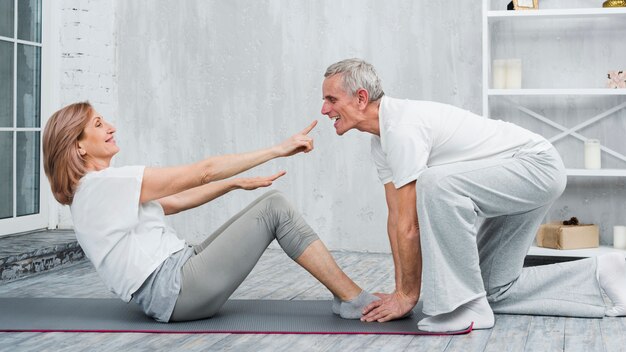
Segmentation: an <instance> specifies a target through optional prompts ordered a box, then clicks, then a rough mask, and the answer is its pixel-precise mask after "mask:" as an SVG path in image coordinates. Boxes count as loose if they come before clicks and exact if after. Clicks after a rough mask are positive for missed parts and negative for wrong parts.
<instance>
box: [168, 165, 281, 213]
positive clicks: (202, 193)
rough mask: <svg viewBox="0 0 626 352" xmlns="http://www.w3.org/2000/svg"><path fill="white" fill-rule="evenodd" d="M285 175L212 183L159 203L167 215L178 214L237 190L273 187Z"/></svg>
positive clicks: (172, 196) (278, 174)
mask: <svg viewBox="0 0 626 352" xmlns="http://www.w3.org/2000/svg"><path fill="white" fill-rule="evenodd" d="M284 174H285V171H281V172H279V173H277V174H275V175H272V176H266V177H251V178H234V179H228V180H222V181H217V182H211V183H209V184H206V185H203V186H199V187H195V188H192V189H188V190H186V191H183V192H180V193H177V194H174V195H171V196H167V197H164V198H161V199H158V202H159V203H160V204H161V206H162V207H163V211H164V212H165V215H170V214H176V213H179V212H181V211H185V210H187V209H192V208H195V207H197V206H200V205H202V204H205V203H208V202H210V201H212V200H213V199H216V198H219V197H221V196H223V195H224V194H226V193H228V192H230V191H234V190H236V189H245V190H248V191H249V190H253V189H257V188H260V187H268V186H271V185H272V183H273V182H274V181H275V180H276V179H278V178H279V177H281V176H283V175H284Z"/></svg>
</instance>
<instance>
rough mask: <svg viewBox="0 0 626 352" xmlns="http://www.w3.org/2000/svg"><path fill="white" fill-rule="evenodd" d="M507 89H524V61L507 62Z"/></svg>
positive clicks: (511, 60) (513, 60)
mask: <svg viewBox="0 0 626 352" xmlns="http://www.w3.org/2000/svg"><path fill="white" fill-rule="evenodd" d="M506 88H507V89H520V88H522V60H520V59H510V60H506Z"/></svg>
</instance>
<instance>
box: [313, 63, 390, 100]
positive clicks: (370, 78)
mask: <svg viewBox="0 0 626 352" xmlns="http://www.w3.org/2000/svg"><path fill="white" fill-rule="evenodd" d="M336 74H341V76H342V78H343V88H344V89H345V91H346V92H348V93H350V94H352V95H355V94H356V91H357V90H359V89H361V88H363V89H365V90H367V92H368V93H369V100H370V101H377V100H379V99H380V98H382V97H383V95H385V92H383V87H382V85H381V83H380V78H378V74H377V73H376V70H375V69H374V66H372V65H371V64H369V63H367V62H365V61H364V60H361V59H356V58H355V59H346V60H342V61H339V62H336V63H334V64H332V65H330V66H328V68H327V69H326V73H324V77H326V78H328V77H330V76H334V75H336Z"/></svg>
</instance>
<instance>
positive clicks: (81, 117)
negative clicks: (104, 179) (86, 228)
mask: <svg viewBox="0 0 626 352" xmlns="http://www.w3.org/2000/svg"><path fill="white" fill-rule="evenodd" d="M92 112H93V107H92V106H91V104H89V102H86V101H85V102H81V103H75V104H71V105H68V106H66V107H64V108H63V109H61V110H59V111H57V112H55V113H54V114H52V116H51V117H50V119H49V120H48V122H47V123H46V127H45V129H44V131H43V167H44V171H45V173H46V176H48V180H49V181H50V188H52V194H53V195H54V198H55V199H56V200H57V201H58V202H59V203H61V204H68V205H69V204H72V200H73V198H74V192H76V187H77V185H78V181H79V180H80V179H81V178H82V177H83V176H84V175H85V173H86V169H85V161H84V160H83V158H82V157H81V155H80V154H79V152H78V140H79V139H80V138H81V137H82V133H83V130H84V129H85V127H86V126H87V123H88V122H89V117H90V116H91V114H92Z"/></svg>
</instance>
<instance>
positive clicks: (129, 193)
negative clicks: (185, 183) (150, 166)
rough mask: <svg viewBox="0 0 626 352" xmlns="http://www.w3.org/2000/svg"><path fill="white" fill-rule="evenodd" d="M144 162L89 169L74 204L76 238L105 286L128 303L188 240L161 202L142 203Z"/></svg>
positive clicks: (73, 217)
mask: <svg viewBox="0 0 626 352" xmlns="http://www.w3.org/2000/svg"><path fill="white" fill-rule="evenodd" d="M143 171H144V167H143V166H126V167H120V168H113V167H109V168H107V169H104V170H101V171H97V172H89V173H87V174H86V175H85V176H83V178H81V180H80V182H79V184H78V188H77V190H76V193H75V194H74V200H73V202H72V205H71V206H70V210H71V212H72V219H73V221H74V230H75V231H76V238H77V239H78V243H80V246H81V247H82V249H83V251H84V252H85V254H86V255H87V257H88V258H89V259H90V260H91V262H92V263H93V265H94V266H95V268H96V271H97V272H98V274H99V275H100V277H101V278H102V280H103V281H104V283H105V285H106V286H107V287H108V288H109V289H110V290H111V291H112V292H113V293H115V294H116V295H118V296H119V297H120V298H121V299H122V300H124V301H125V302H128V301H130V299H131V297H132V296H131V295H132V294H133V293H134V292H135V291H137V289H139V287H141V285H142V284H143V282H144V281H145V280H146V278H147V277H148V276H150V274H151V273H152V272H153V271H154V270H155V269H156V268H157V267H158V266H159V265H160V264H161V263H162V262H163V261H165V259H167V258H168V257H169V256H170V255H171V254H172V253H174V252H177V251H179V250H181V249H182V248H183V247H184V245H185V242H184V241H183V240H181V239H179V238H178V237H177V236H176V233H175V232H174V231H173V230H172V229H170V228H169V227H167V226H166V225H165V214H164V213H163V208H162V207H161V205H160V204H159V203H158V202H157V201H150V202H146V203H143V204H140V203H139V196H140V193H141V182H142V179H143Z"/></svg>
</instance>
